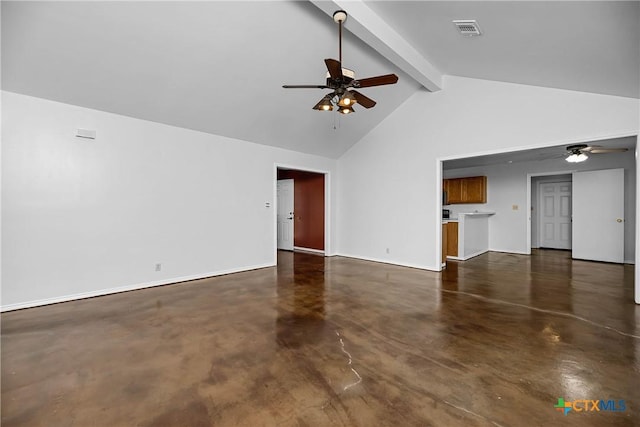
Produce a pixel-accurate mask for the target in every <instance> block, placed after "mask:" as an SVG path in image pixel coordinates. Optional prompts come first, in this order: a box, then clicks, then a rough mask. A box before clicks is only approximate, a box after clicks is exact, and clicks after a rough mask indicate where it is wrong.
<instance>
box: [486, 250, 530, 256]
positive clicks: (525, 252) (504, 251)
mask: <svg viewBox="0 0 640 427" xmlns="http://www.w3.org/2000/svg"><path fill="white" fill-rule="evenodd" d="M489 252H501V253H504V254H518V255H531V252H527V251H513V250H510V249H509V250H506V249H489Z"/></svg>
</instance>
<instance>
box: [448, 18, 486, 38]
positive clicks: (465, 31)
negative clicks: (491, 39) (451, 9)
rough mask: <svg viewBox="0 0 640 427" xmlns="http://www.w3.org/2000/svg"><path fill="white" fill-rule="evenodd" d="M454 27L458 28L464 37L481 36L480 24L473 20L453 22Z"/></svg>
mask: <svg viewBox="0 0 640 427" xmlns="http://www.w3.org/2000/svg"><path fill="white" fill-rule="evenodd" d="M453 25H455V26H456V27H457V28H458V31H460V34H462V35H463V36H479V35H480V34H481V33H480V27H478V23H477V22H476V21H475V20H473V19H463V20H462V19H461V20H456V21H453Z"/></svg>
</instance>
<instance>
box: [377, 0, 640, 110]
mask: <svg viewBox="0 0 640 427" xmlns="http://www.w3.org/2000/svg"><path fill="white" fill-rule="evenodd" d="M367 4H368V5H369V7H370V8H371V9H373V10H374V11H375V12H377V13H378V15H380V16H383V17H384V19H385V20H386V21H387V23H389V24H390V25H391V26H393V27H394V29H395V30H396V31H397V32H398V33H399V34H400V35H401V36H402V37H403V38H404V39H405V40H407V41H408V42H409V43H410V44H412V45H413V46H414V47H415V48H416V49H417V50H418V51H419V52H420V53H421V54H422V55H423V56H424V57H425V58H426V59H428V60H429V62H431V64H433V65H434V66H435V67H436V68H437V69H438V70H440V71H441V72H442V73H444V74H449V75H455V76H463V77H473V78H481V79H487V80H498V81H504V82H511V83H521V84H527V85H534V86H545V87H553V88H561V89H570V90H578V91H583V92H594V93H603V94H608V95H618V96H625V97H632V98H639V97H640V25H639V23H640V2H638V1H626V2H625V1H447V2H438V1H370V2H367ZM454 19H475V20H476V21H477V22H478V25H479V26H480V29H481V31H482V36H480V37H463V36H461V35H460V34H459V33H458V32H457V30H456V29H455V27H454V25H453V24H452V22H451V21H452V20H454Z"/></svg>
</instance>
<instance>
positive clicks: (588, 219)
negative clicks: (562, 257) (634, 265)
mask: <svg viewBox="0 0 640 427" xmlns="http://www.w3.org/2000/svg"><path fill="white" fill-rule="evenodd" d="M572 231H573V233H572V234H573V239H572V240H573V241H572V243H573V248H572V250H573V254H572V256H573V258H578V259H588V260H593V261H606V262H618V263H622V262H624V169H606V170H599V171H590V172H576V173H574V174H573V230H572Z"/></svg>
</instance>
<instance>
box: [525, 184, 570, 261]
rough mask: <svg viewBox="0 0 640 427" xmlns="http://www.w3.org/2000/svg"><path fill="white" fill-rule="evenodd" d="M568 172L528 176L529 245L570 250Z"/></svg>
mask: <svg viewBox="0 0 640 427" xmlns="http://www.w3.org/2000/svg"><path fill="white" fill-rule="evenodd" d="M571 213H572V176H571V174H562V175H546V176H535V177H532V178H531V247H532V248H546V249H565V250H571V238H572V236H571Z"/></svg>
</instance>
